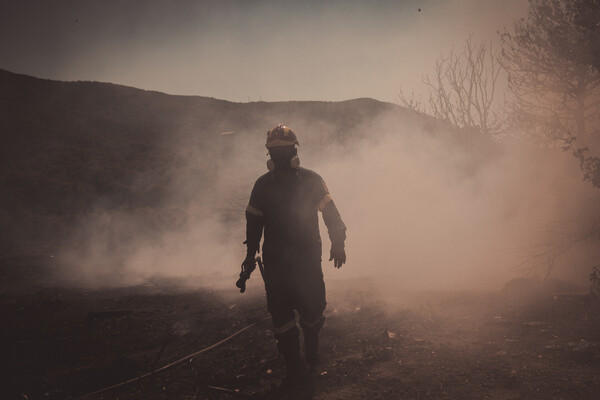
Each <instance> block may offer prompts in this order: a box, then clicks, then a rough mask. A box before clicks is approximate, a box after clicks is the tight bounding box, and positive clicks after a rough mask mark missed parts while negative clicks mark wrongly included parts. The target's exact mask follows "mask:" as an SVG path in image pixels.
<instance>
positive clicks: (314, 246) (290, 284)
mask: <svg viewBox="0 0 600 400" xmlns="http://www.w3.org/2000/svg"><path fill="white" fill-rule="evenodd" d="M319 211H321V212H322V213H323V220H324V221H325V225H326V226H327V229H328V231H329V237H330V239H331V242H332V247H336V248H340V247H341V248H343V247H344V241H345V239H346V226H345V225H344V222H343V221H342V219H341V217H340V214H339V213H338V211H337V208H336V207H335V204H334V203H333V201H332V198H331V196H330V194H329V191H328V189H327V186H326V185H325V182H324V181H323V179H322V178H321V177H320V176H319V175H318V174H317V173H315V172H313V171H311V170H308V169H305V168H300V167H298V168H295V169H293V170H291V171H286V172H283V173H281V172H279V173H278V171H277V170H275V171H270V172H268V173H266V174H265V175H263V176H261V177H260V178H258V180H257V181H256V183H255V185H254V188H253V189H252V194H251V196H250V202H249V204H248V208H247V209H246V219H247V230H246V233H247V245H248V253H249V254H254V253H255V252H256V251H258V249H259V243H260V239H261V236H262V233H263V229H264V243H263V260H264V280H265V287H266V292H267V304H268V309H269V312H270V313H271V316H272V319H273V325H274V333H275V336H276V338H277V339H278V348H279V351H280V353H282V354H283V355H284V358H285V359H286V364H287V366H288V370H289V369H290V363H292V365H293V364H294V363H296V362H297V361H299V360H296V358H297V355H296V353H298V350H296V349H297V348H298V333H299V331H298V328H297V327H296V322H295V312H294V310H296V311H297V312H298V314H299V315H300V324H301V326H302V327H303V329H304V336H305V340H306V346H305V347H306V358H307V361H308V362H309V364H311V365H315V364H316V362H317V347H318V334H319V331H320V330H321V327H322V326H323V323H324V316H323V311H324V310H325V305H326V300H325V284H324V282H323V272H322V270H321V237H320V235H319V221H318V212H319ZM344 257H345V256H344ZM340 266H341V264H340ZM298 357H299V353H298ZM288 372H289V371H288Z"/></svg>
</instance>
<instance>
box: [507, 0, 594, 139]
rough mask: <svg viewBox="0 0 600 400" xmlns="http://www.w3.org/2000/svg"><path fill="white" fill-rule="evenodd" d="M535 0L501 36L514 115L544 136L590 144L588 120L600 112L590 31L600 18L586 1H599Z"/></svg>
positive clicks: (523, 123) (534, 132)
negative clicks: (590, 12) (588, 9)
mask: <svg viewBox="0 0 600 400" xmlns="http://www.w3.org/2000/svg"><path fill="white" fill-rule="evenodd" d="M529 3H530V7H529V13H528V16H527V19H521V20H520V21H518V22H516V23H515V26H514V32H512V33H510V32H507V31H505V32H504V33H503V34H502V35H501V39H502V65H503V67H504V68H505V69H506V71H507V74H508V75H507V77H508V87H509V90H510V92H511V93H512V95H513V101H512V105H511V107H510V111H511V115H512V116H513V117H514V120H515V121H516V122H517V123H518V124H519V125H521V126H522V127H524V128H526V131H528V132H531V133H533V134H534V135H535V136H536V138H538V139H542V140H543V141H548V140H549V141H551V142H552V141H557V140H563V139H564V138H567V137H570V136H576V137H577V142H578V143H579V145H580V146H582V147H585V146H586V143H587V141H588V135H589V133H590V127H589V125H588V122H589V121H592V120H594V119H597V118H598V117H599V116H600V72H599V71H598V69H597V68H596V67H594V66H593V62H595V61H594V60H595V57H592V56H591V53H590V49H593V48H594V46H596V44H595V41H594V40H591V38H590V31H596V30H597V28H596V24H597V22H598V20H593V21H592V20H590V19H589V18H587V16H584V14H585V8H586V4H591V3H597V1H596V0H593V1H587V2H586V1H584V0H530V1H529ZM595 14H596V15H597V14H598V12H597V10H596V11H595ZM596 122H597V120H596Z"/></svg>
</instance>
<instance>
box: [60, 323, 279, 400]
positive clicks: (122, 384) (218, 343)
mask: <svg viewBox="0 0 600 400" xmlns="http://www.w3.org/2000/svg"><path fill="white" fill-rule="evenodd" d="M270 318H271V317H266V318H263V319H261V320H259V321H257V322H254V323H252V324H250V325H248V326H246V327H244V328H242V329H240V330H238V331H236V332H234V333H232V334H231V335H229V336H227V337H226V338H225V339H223V340H221V341H219V342H217V343H215V344H212V345H210V346H208V347H205V348H203V349H202V350H198V351H196V352H194V353H192V354H188V355H187V356H185V357H182V358H180V359H178V360H175V361H173V362H172V363H169V364H167V365H165V366H162V367H160V368H157V369H155V370H152V371H150V372H147V373H145V374H143V375H140V376H137V377H135V378H131V379H129V380H127V381H123V382H120V383H117V384H114V385H111V386H107V387H105V388H102V389H99V390H96V391H95V392H91V393H87V394H84V395H81V396H78V397H74V398H71V399H73V400H77V399H84V398H86V397H90V396H93V395H96V394H100V393H104V392H107V391H109V390H112V389H116V388H118V387H121V386H125V385H128V384H130V383H134V382H137V381H140V380H142V379H144V378H147V377H149V376H152V375H154V374H156V373H158V372H162V371H164V370H166V369H168V368H171V367H173V366H175V365H177V364H181V363H182V362H184V361H187V360H189V359H190V358H193V357H196V356H197V355H198V354H202V353H204V352H206V351H208V350H211V349H214V348H215V347H217V346H220V345H222V344H223V343H225V342H228V341H229V340H231V339H233V338H234V337H236V336H238V335H239V334H241V333H243V332H245V331H247V330H248V329H250V328H252V327H254V326H256V325H257V324H258V323H259V322H262V321H265V320H267V319H270Z"/></svg>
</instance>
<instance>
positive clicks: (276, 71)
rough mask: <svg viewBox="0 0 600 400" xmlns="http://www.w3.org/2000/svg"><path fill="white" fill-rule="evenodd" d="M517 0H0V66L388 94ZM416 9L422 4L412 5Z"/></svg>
mask: <svg viewBox="0 0 600 400" xmlns="http://www.w3.org/2000/svg"><path fill="white" fill-rule="evenodd" d="M526 6H527V4H526V0H505V1H497V0H396V1H392V0H373V1H358V0H321V1H315V0H304V1H292V0H287V1H286V0H283V1H282V0H279V1H276V0H256V1H254V0H221V1H201V0H197V1H192V0H179V1H166V0H163V1H160V0H103V1H92V0H89V1H82V0H62V1H61V0H55V1H51V0H47V1H44V0H38V1H27V0H21V1H3V2H1V3H0V68H2V69H7V70H10V71H13V72H19V73H25V74H29V75H34V76H38V77H42V78H50V79H60V80H95V81H106V82H114V83H120V84H125V85H129V86H135V87H139V88H144V89H152V90H158V91H162V92H166V93H171V94H189V95H202V96H211V97H216V98H220V99H226V100H232V101H244V102H245V101H248V100H251V101H256V100H259V99H262V100H264V101H276V100H345V99H351V98H356V97H372V98H375V99H378V100H383V101H390V102H395V101H397V96H398V93H399V92H400V88H401V87H402V88H403V89H405V90H407V91H411V90H418V89H419V87H420V82H421V76H422V74H423V73H426V72H431V71H432V69H433V66H434V63H435V60H436V59H437V58H438V56H439V55H440V53H441V52H444V51H448V50H449V49H450V48H451V47H452V45H453V44H454V43H456V45H458V46H460V45H461V44H462V43H463V42H464V40H465V38H466V37H467V36H468V35H469V34H472V35H473V36H474V38H475V39H476V40H478V41H479V40H484V39H494V40H495V39H496V36H497V35H496V31H497V30H502V29H504V28H505V27H511V26H512V23H513V21H514V20H515V19H516V18H520V17H522V16H525V13H526V8H527V7H526ZM419 9H421V11H419Z"/></svg>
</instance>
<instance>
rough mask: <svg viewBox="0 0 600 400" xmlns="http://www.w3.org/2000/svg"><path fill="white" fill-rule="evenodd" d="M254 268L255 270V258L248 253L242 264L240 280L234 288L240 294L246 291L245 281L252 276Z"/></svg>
mask: <svg viewBox="0 0 600 400" xmlns="http://www.w3.org/2000/svg"><path fill="white" fill-rule="evenodd" d="M254 268H256V258H255V257H254V256H253V255H250V253H248V255H247V256H246V259H244V261H243V262H242V272H240V279H238V280H237V282H236V283H235V286H237V287H238V288H239V289H240V292H242V293H244V292H245V291H246V281H247V280H248V279H250V275H251V274H252V271H254Z"/></svg>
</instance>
